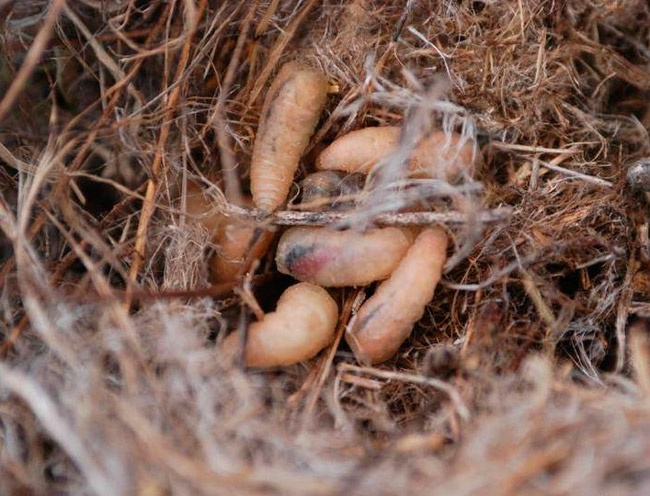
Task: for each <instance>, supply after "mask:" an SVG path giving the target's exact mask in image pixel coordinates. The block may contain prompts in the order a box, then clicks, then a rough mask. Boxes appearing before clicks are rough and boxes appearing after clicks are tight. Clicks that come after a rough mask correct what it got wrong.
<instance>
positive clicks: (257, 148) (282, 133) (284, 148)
mask: <svg viewBox="0 0 650 496" xmlns="http://www.w3.org/2000/svg"><path fill="white" fill-rule="evenodd" d="M327 88H328V86H327V78H326V77H325V76H324V75H323V74H322V73H320V72H319V71H317V70H315V69H312V68H309V67H305V66H302V65H300V64H298V63H296V62H291V63H288V64H285V65H284V66H283V67H282V68H281V69H280V72H278V75H277V76H276V78H275V80H274V81H273V84H271V87H270V89H269V92H268V93H267V95H266V98H265V100H264V107H263V109H262V116H261V117H260V123H259V126H258V129H257V136H256V137H255V145H254V148H253V158H252V161H251V193H252V195H253V201H254V203H255V206H256V207H257V208H259V209H260V210H262V211H264V212H269V213H270V212H273V211H274V210H276V209H277V208H278V207H279V206H280V205H282V203H284V202H285V200H286V199H287V196H288V194H289V190H290V188H291V182H292V181H293V176H294V174H295V172H296V170H297V169H298V164H299V161H300V157H301V155H302V154H303V152H304V151H305V148H306V147H307V145H308V144H309V138H310V137H311V135H312V134H313V132H314V129H315V127H316V124H318V119H319V118H320V114H321V112H322V110H323V108H324V106H325V102H326V100H327Z"/></svg>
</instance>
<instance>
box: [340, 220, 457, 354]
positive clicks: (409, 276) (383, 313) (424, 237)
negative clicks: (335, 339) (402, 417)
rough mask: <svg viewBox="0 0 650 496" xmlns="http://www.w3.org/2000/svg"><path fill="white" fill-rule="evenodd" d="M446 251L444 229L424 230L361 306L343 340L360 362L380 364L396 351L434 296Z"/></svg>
mask: <svg viewBox="0 0 650 496" xmlns="http://www.w3.org/2000/svg"><path fill="white" fill-rule="evenodd" d="M446 252H447V236H446V234H445V232H444V231H443V230H442V229H440V228H428V229H425V230H424V231H422V232H421V233H420V235H419V236H418V237H417V238H416V239H415V241H414V242H413V246H411V248H410V249H409V251H408V253H407V254H406V256H405V257H404V258H403V259H402V261H401V262H400V263H399V265H398V266H397V268H396V269H395V271H394V272H393V273H392V274H391V276H390V278H388V279H387V280H386V281H384V282H382V283H381V284H380V285H379V287H378V288H377V291H376V292H375V294H374V295H373V296H372V297H371V298H369V299H368V301H366V302H365V303H364V304H363V305H362V306H361V308H360V309H359V312H358V313H357V315H356V317H355V319H354V321H353V322H352V325H351V327H350V328H348V329H347V331H346V341H347V342H348V344H349V345H350V348H352V351H353V352H354V354H355V356H356V357H357V359H358V360H359V361H360V362H362V363H379V362H383V361H385V360H388V359H389V358H391V357H393V356H394V355H395V353H397V350H398V349H399V347H400V346H401V345H402V343H403V342H404V340H405V339H406V338H407V337H408V336H409V334H410V333H411V329H412V328H413V325H414V324H415V323H416V322H417V321H418V320H420V319H421V318H422V315H423V314H424V309H425V308H426V305H427V303H429V301H431V298H433V293H434V291H435V288H436V285H437V284H438V282H439V281H440V277H441V275H442V270H443V267H444V265H445V259H446Z"/></svg>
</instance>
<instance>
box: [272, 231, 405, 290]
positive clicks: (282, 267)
mask: <svg viewBox="0 0 650 496" xmlns="http://www.w3.org/2000/svg"><path fill="white" fill-rule="evenodd" d="M412 241H413V235H412V233H411V231H410V230H409V229H403V228H397V227H386V228H381V229H370V230H368V231H365V232H361V231H353V230H349V231H334V230H332V229H327V228H322V227H293V228H291V229H288V230H287V231H285V232H284V233H283V234H282V236H281V238H280V241H279V243H278V250H277V252H276V257H275V261H276V263H277V266H278V270H279V271H280V272H282V273H283V274H289V275H291V276H292V277H294V278H296V279H298V280H299V281H306V282H311V283H314V284H318V285H319V286H325V287H337V286H338V287H340V286H365V285H366V284H370V283H371V282H373V281H378V280H380V279H385V278H386V277H388V276H389V275H390V274H391V272H392V271H393V270H394V269H395V267H397V264H398V263H399V261H400V260H401V259H402V257H404V255H405V254H406V252H407V250H408V249H409V246H411V242H412Z"/></svg>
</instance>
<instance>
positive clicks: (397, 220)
mask: <svg viewBox="0 0 650 496" xmlns="http://www.w3.org/2000/svg"><path fill="white" fill-rule="evenodd" d="M230 213H232V214H233V215H235V216H236V217H239V218H241V219H243V220H249V221H255V220H258V221H260V222H262V223H266V224H272V225H277V226H330V227H335V228H343V227H345V226H346V225H347V224H348V223H349V221H350V220H352V219H353V218H354V212H295V211H283V212H276V213H274V214H272V215H270V216H268V217H264V218H262V217H261V213H260V212H259V211H257V210H247V209H245V208H241V207H236V206H234V205H231V206H230ZM511 213H512V210H511V209H509V208H505V207H502V208H496V209H493V210H485V211H482V212H478V213H476V214H475V215H476V217H475V219H473V220H475V221H478V222H483V223H493V222H501V221H504V220H506V219H508V218H509V217H510V215H511ZM471 215H472V214H466V213H463V212H456V211H454V212H400V213H384V214H379V215H377V216H376V217H374V218H373V221H374V224H376V225H378V226H427V225H431V224H437V223H441V224H464V223H466V222H468V221H469V220H470V216H471Z"/></svg>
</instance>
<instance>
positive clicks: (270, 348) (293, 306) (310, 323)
mask: <svg viewBox="0 0 650 496" xmlns="http://www.w3.org/2000/svg"><path fill="white" fill-rule="evenodd" d="M337 320H338V305H337V304H336V302H335V301H334V300H333V299H332V297H331V296H330V295H329V294H328V293H327V291H325V290H324V289H323V288H321V287H318V286H315V285H313V284H309V283H298V284H295V285H293V286H291V287H289V288H288V289H287V290H286V291H285V292H284V293H282V296H281V297H280V299H279V300H278V304H277V307H276V310H275V312H271V313H268V314H266V315H264V318H263V319H262V320H261V321H259V322H255V323H253V324H251V325H250V327H249V329H248V339H247V341H246V349H245V352H244V357H245V363H246V365H247V366H248V367H260V368H268V367H280V366H284V365H293V364H295V363H299V362H302V361H304V360H308V359H310V358H312V357H313V356H315V355H316V354H317V353H318V352H319V351H320V350H322V349H323V348H324V347H325V346H327V345H328V344H330V343H331V342H332V340H333V339H334V330H335V329H336V322H337ZM238 339H239V335H238V334H237V333H233V334H231V335H230V336H228V337H227V338H226V340H225V341H224V351H225V352H226V353H227V354H230V355H232V354H233V353H234V350H236V349H237V345H238Z"/></svg>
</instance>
